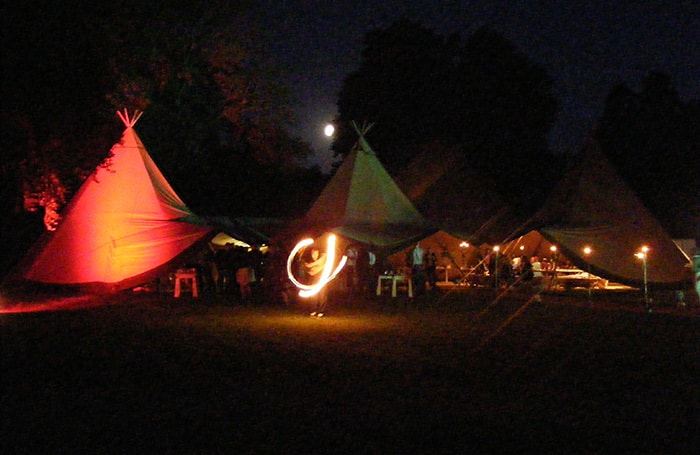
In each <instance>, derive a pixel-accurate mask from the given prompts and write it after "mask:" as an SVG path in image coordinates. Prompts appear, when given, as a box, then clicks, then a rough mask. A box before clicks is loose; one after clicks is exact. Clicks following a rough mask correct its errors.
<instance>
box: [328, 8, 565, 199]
mask: <svg viewBox="0 0 700 455" xmlns="http://www.w3.org/2000/svg"><path fill="white" fill-rule="evenodd" d="M557 107H558V100H557V98H556V96H555V95H554V86H553V81H552V79H551V78H550V77H549V76H548V75H547V73H546V71H545V70H544V69H542V68H541V67H540V66H538V65H537V64H535V63H533V62H532V61H530V60H529V59H528V58H527V57H526V56H525V55H523V54H522V53H521V52H519V51H518V49H517V48H516V47H515V46H514V45H513V44H512V43H510V42H509V41H508V40H506V39H505V38H504V37H502V36H501V35H499V34H497V33H496V32H493V31H491V30H489V29H485V28H483V29H479V30H477V31H476V32H475V33H473V34H472V35H470V36H468V37H467V38H466V39H464V40H463V39H461V38H460V37H459V36H457V35H450V36H447V37H443V36H440V35H438V34H436V33H435V32H433V31H431V30H429V29H427V28H425V27H423V26H421V25H419V24H416V23H413V22H410V21H404V20H402V21H397V22H394V23H392V24H390V25H389V26H388V27H386V28H380V29H376V30H374V31H372V32H370V33H369V34H368V35H367V36H366V39H365V48H364V51H363V53H362V57H361V62H360V66H359V69H358V70H357V71H355V72H354V73H352V74H350V75H349V76H348V77H347V78H346V79H345V81H344V83H343V86H342V89H341V92H340V94H339V99H338V110H339V113H338V119H337V123H338V136H337V139H336V141H335V142H334V145H333V149H334V151H335V152H336V153H337V154H342V153H345V152H346V151H347V150H349V149H350V146H351V144H352V142H354V140H355V139H356V137H355V136H356V135H355V133H354V132H353V131H352V129H351V128H349V127H348V125H349V124H350V122H351V121H353V120H355V121H360V122H361V121H369V122H372V123H375V125H376V126H375V128H374V130H373V133H372V135H371V138H370V142H371V143H372V145H373V147H374V149H375V151H376V153H377V154H378V155H379V158H380V159H381V161H382V163H383V164H384V165H385V166H386V167H387V170H388V171H389V172H390V173H392V174H394V175H396V173H397V172H398V171H399V170H400V169H401V168H402V167H404V166H405V165H406V163H408V162H409V161H410V160H411V159H412V158H413V157H415V156H416V155H417V154H418V153H419V152H420V151H421V150H425V149H427V148H428V147H427V145H428V144H431V147H430V148H432V149H434V150H440V147H435V144H441V145H442V147H443V149H454V148H455V147H456V148H457V149H458V150H460V152H461V154H462V155H463V159H464V160H465V161H466V162H467V163H468V166H469V167H471V168H472V170H476V171H477V172H480V173H483V174H485V175H486V176H487V177H488V178H491V179H494V180H497V181H498V182H499V187H500V188H501V190H502V192H503V196H505V197H506V198H508V199H509V200H510V201H511V202H512V203H513V204H514V206H515V205H523V204H524V205H525V206H527V209H531V208H532V207H534V206H536V205H537V204H538V203H539V202H540V201H541V199H542V197H543V195H544V190H545V187H546V185H547V184H549V183H551V182H552V180H553V179H554V176H555V175H557V174H558V171H559V169H557V166H556V163H559V162H560V161H559V160H557V159H556V158H557V157H555V156H554V155H553V154H552V153H551V152H550V150H549V149H548V147H547V134H548V132H549V130H550V129H551V128H552V125H553V123H554V121H555V119H556V114H557ZM435 159H440V157H439V152H437V153H436V156H435ZM545 160H547V162H548V163H549V164H551V166H548V167H543V166H541V163H542V162H543V161H545Z"/></svg>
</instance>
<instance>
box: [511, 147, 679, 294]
mask: <svg viewBox="0 0 700 455" xmlns="http://www.w3.org/2000/svg"><path fill="white" fill-rule="evenodd" d="M529 230H537V231H538V232H539V233H541V234H542V235H543V236H544V237H545V238H546V239H547V240H549V241H550V242H552V243H553V244H555V245H556V246H557V247H558V248H560V249H561V251H562V253H563V254H564V255H565V256H566V257H567V258H568V259H569V260H570V261H571V262H572V263H573V264H574V265H576V266H577V267H579V268H581V269H586V268H587V266H588V264H590V270H591V272H592V273H594V274H595V275H598V276H601V277H603V278H606V279H609V280H611V281H616V282H619V283H623V284H628V285H630V286H637V287H639V286H641V285H642V284H643V280H644V267H643V265H644V264H643V261H641V260H640V259H639V258H637V257H635V253H638V252H639V251H640V249H641V247H642V246H647V247H648V248H649V253H648V256H647V260H646V273H647V281H648V284H649V285H656V286H663V287H677V286H685V285H686V284H688V283H690V267H689V264H688V260H687V259H686V258H685V257H684V255H683V254H682V252H681V251H680V250H679V248H678V246H677V245H676V244H675V243H674V242H673V241H672V240H671V239H670V238H669V237H668V235H667V234H666V232H665V231H664V230H663V228H662V227H661V225H660V223H659V222H658V220H657V219H656V218H654V216H653V215H652V214H651V213H650V212H649V211H648V210H647V209H646V208H645V207H644V206H643V204H642V203H641V202H640V201H639V199H638V198H637V196H636V195H635V194H634V193H633V192H632V190H631V189H630V188H629V187H628V186H627V185H626V184H625V183H624V181H623V180H622V178H621V177H620V176H619V175H618V174H617V172H616V171H615V170H614V168H613V166H612V164H611V163H610V162H609V161H608V159H607V157H605V155H604V154H603V153H602V152H601V151H600V150H599V148H598V147H597V145H596V144H595V143H593V142H591V143H589V144H588V146H587V147H586V150H585V151H584V152H582V153H581V156H580V160H579V162H578V163H577V164H576V165H575V166H574V167H573V168H572V169H571V170H570V171H569V172H568V173H567V174H566V175H565V176H564V178H563V179H562V180H561V181H560V183H559V184H558V185H557V186H556V187H555V188H554V190H553V192H552V194H551V195H550V197H549V199H548V200H547V201H546V202H545V204H544V205H543V207H542V208H541V209H540V210H539V211H538V212H537V213H536V214H535V215H534V216H533V217H532V218H531V219H530V221H529V222H528V223H527V225H526V227H525V228H524V229H523V230H522V231H521V233H522V234H524V233H527V231H529ZM513 238H517V237H513ZM587 246H588V247H590V248H591V249H592V250H593V252H592V253H591V254H590V256H589V257H586V255H585V254H584V253H583V250H584V248H585V247H587Z"/></svg>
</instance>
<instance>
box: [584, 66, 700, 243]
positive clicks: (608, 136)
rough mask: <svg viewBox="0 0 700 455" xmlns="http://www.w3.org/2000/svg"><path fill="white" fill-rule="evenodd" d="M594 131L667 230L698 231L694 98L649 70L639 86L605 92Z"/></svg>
mask: <svg viewBox="0 0 700 455" xmlns="http://www.w3.org/2000/svg"><path fill="white" fill-rule="evenodd" d="M595 134H596V137H597V138H598V140H599V142H600V144H601V147H602V149H603V151H604V152H605V153H606V155H607V156H609V157H610V160H611V161H612V162H613V164H614V165H615V166H616V167H617V169H618V171H619V172H620V174H621V176H622V177H623V178H624V179H625V180H626V181H627V182H628V184H629V185H630V186H631V187H632V188H633V189H634V191H635V192H636V193H637V194H638V195H639V197H640V199H641V200H642V201H643V202H644V203H645V205H646V206H647V207H648V208H649V209H650V210H651V211H652V212H653V213H654V214H655V215H656V216H657V217H658V218H659V219H660V220H661V221H662V223H663V224H664V227H665V228H666V229H667V230H668V231H669V233H671V235H673V236H675V237H694V236H697V235H698V233H697V229H698V227H700V198H699V197H698V196H699V195H700V165H698V160H697V159H695V157H697V156H698V155H700V104H699V103H698V101H691V102H687V103H686V102H683V101H681V99H680V98H679V96H678V93H677V92H676V91H675V89H674V88H673V87H672V86H671V82H670V78H669V77H668V76H667V75H665V74H661V73H655V72H652V73H650V74H649V75H648V76H647V78H646V79H645V80H644V82H643V84H642V87H641V90H640V91H639V92H634V91H633V90H631V89H629V88H628V87H626V86H624V85H620V86H618V87H616V88H614V89H613V90H612V91H611V92H610V94H609V95H608V97H607V100H606V106H605V110H604V112H603V115H602V117H601V120H600V124H599V126H598V128H597V129H596V132H595Z"/></svg>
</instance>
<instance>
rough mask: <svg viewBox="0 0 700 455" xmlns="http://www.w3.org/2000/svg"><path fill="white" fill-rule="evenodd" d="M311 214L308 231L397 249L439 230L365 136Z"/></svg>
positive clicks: (312, 208) (346, 159) (366, 129)
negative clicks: (377, 154) (411, 199)
mask: <svg viewBox="0 0 700 455" xmlns="http://www.w3.org/2000/svg"><path fill="white" fill-rule="evenodd" d="M353 126H354V127H355V129H356V131H357V133H358V134H359V140H358V142H357V145H356V146H355V147H353V149H352V151H351V152H350V154H349V155H348V156H347V157H346V158H345V160H344V161H343V163H342V164H341V165H340V167H339V168H338V170H337V171H336V173H335V174H334V175H333V177H332V178H331V180H330V181H329V182H328V184H327V185H326V187H325V188H324V190H323V191H322V192H321V195H320V196H319V197H318V199H316V201H315V202H314V204H313V205H312V206H311V208H310V209H309V211H308V212H307V213H306V216H305V217H304V220H303V222H302V224H303V225H304V226H306V227H309V228H312V229H315V230H317V231H318V230H321V231H332V232H334V233H336V234H338V235H340V236H342V237H345V238H347V239H350V240H354V241H357V242H361V243H365V244H370V245H374V246H376V247H379V248H383V249H387V250H396V249H399V248H401V247H402V246H405V245H407V244H409V243H412V242H414V241H415V240H417V239H421V238H423V237H425V236H427V235H429V234H430V233H432V232H434V231H435V229H434V228H432V226H431V224H430V223H428V222H427V221H426V219H425V218H424V217H423V216H422V215H421V214H420V213H419V212H418V210H417V209H416V208H415V207H414V206H413V204H412V203H411V201H410V200H409V199H408V198H407V197H406V195H405V194H404V193H403V192H402V191H401V190H400V189H399V187H398V186H397V185H396V183H395V182H394V180H393V179H392V178H391V176H390V175H389V174H388V172H387V171H386V169H384V167H383V166H382V164H381V163H380V162H379V160H378V159H377V156H376V155H375V154H374V151H373V150H372V148H371V147H370V145H369V143H368V142H367V141H366V139H365V137H364V135H365V134H366V133H367V131H368V130H369V128H371V125H370V127H367V128H364V129H362V130H360V128H358V127H357V125H355V124H353Z"/></svg>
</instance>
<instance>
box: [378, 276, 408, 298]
mask: <svg viewBox="0 0 700 455" xmlns="http://www.w3.org/2000/svg"><path fill="white" fill-rule="evenodd" d="M382 281H391V296H392V297H396V294H397V288H398V286H397V284H398V283H399V282H401V283H403V282H405V283H406V284H407V289H408V291H407V292H408V296H409V297H413V280H411V277H410V276H408V275H379V276H378V277H377V295H382Z"/></svg>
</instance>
